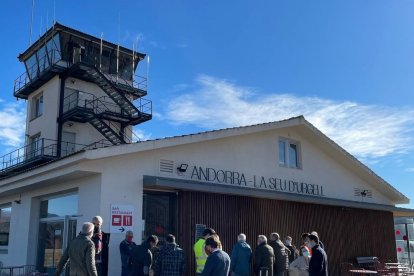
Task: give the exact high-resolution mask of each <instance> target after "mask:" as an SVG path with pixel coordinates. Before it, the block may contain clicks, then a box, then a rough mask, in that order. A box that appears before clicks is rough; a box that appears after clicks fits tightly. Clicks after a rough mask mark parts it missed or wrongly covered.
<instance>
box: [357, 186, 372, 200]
mask: <svg viewBox="0 0 414 276" xmlns="http://www.w3.org/2000/svg"><path fill="white" fill-rule="evenodd" d="M354 196H360V197H368V198H372V191H371V190H366V189H360V188H354Z"/></svg>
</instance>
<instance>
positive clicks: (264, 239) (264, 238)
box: [257, 235, 267, 243]
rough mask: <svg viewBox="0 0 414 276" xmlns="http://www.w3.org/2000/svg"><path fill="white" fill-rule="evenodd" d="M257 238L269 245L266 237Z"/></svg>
mask: <svg viewBox="0 0 414 276" xmlns="http://www.w3.org/2000/svg"><path fill="white" fill-rule="evenodd" d="M257 238H258V239H259V241H260V242H264V243H267V238H266V236H265V235H259V236H258V237H257Z"/></svg>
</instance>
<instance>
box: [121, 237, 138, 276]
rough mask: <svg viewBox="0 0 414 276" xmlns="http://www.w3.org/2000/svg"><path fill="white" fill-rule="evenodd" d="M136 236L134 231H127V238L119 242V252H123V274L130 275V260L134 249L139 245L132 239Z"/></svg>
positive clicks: (123, 275) (122, 275)
mask: <svg viewBox="0 0 414 276" xmlns="http://www.w3.org/2000/svg"><path fill="white" fill-rule="evenodd" d="M133 238H134V233H133V232H132V231H127V232H126V233H125V239H124V240H123V241H122V242H121V243H120V244H119V252H120V253H121V264H122V267H121V268H122V273H121V276H129V268H128V261H129V258H130V257H131V253H132V250H134V248H135V247H136V246H137V245H136V244H135V242H133V241H132V239H133Z"/></svg>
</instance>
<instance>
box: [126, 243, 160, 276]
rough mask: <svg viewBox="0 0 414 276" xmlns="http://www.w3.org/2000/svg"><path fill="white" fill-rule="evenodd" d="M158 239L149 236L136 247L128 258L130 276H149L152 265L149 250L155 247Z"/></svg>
mask: <svg viewBox="0 0 414 276" xmlns="http://www.w3.org/2000/svg"><path fill="white" fill-rule="evenodd" d="M157 243H158V237H157V236H155V235H151V236H149V237H148V238H147V240H146V241H145V242H143V243H142V244H141V245H138V246H136V247H135V248H134V249H133V250H132V252H131V257H130V258H129V263H128V267H129V271H130V276H146V275H149V272H150V270H151V266H152V264H153V259H152V253H151V248H153V247H154V246H157Z"/></svg>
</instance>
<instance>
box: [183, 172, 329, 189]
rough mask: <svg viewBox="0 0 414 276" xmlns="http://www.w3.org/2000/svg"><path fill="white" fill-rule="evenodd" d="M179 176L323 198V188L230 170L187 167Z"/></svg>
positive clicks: (301, 182)
mask: <svg viewBox="0 0 414 276" xmlns="http://www.w3.org/2000/svg"><path fill="white" fill-rule="evenodd" d="M178 174H179V175H181V176H183V177H185V178H190V179H191V180H196V181H205V182H210V183H218V184H227V185H238V186H244V187H250V188H256V189H267V190H273V191H280V192H288V193H296V194H303V195H311V196H325V194H324V192H323V186H322V185H318V184H312V183H306V182H303V181H295V180H289V179H283V178H278V177H264V176H257V175H253V176H247V177H246V175H245V173H240V172H237V171H231V170H221V169H214V168H208V167H201V166H188V169H187V170H186V171H185V173H183V172H181V173H180V172H179V173H178Z"/></svg>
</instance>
